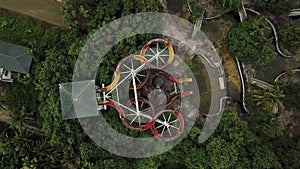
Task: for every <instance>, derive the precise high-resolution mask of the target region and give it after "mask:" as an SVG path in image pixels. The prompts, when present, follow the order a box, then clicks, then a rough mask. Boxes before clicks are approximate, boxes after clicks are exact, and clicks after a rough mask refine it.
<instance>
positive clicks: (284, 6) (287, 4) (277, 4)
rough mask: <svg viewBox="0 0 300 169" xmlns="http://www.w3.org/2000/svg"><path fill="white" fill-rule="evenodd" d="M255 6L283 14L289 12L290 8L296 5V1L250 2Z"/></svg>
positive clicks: (270, 0)
mask: <svg viewBox="0 0 300 169" xmlns="http://www.w3.org/2000/svg"><path fill="white" fill-rule="evenodd" d="M251 1H253V2H254V3H255V4H256V5H258V6H260V7H263V8H268V9H270V10H272V11H274V12H278V13H283V12H286V13H287V12H289V10H290V9H291V7H293V6H295V5H296V0H251Z"/></svg>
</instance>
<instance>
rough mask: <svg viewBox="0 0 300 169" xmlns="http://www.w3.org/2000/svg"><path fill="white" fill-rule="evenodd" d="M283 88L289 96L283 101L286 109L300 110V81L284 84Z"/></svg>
mask: <svg viewBox="0 0 300 169" xmlns="http://www.w3.org/2000/svg"><path fill="white" fill-rule="evenodd" d="M281 88H282V90H283V92H284V94H285V95H286V96H288V97H284V99H283V103H284V106H285V107H286V109H288V110H293V109H297V110H300V102H299V100H300V83H292V84H285V85H282V87H281Z"/></svg>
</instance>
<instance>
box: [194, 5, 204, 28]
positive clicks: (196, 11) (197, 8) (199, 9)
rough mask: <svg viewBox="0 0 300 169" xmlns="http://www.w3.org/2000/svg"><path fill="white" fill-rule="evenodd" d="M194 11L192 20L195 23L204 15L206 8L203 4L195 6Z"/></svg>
mask: <svg viewBox="0 0 300 169" xmlns="http://www.w3.org/2000/svg"><path fill="white" fill-rule="evenodd" d="M192 11H193V13H192V15H191V22H192V23H193V24H195V23H196V22H197V20H198V19H199V18H200V17H202V15H203V12H204V9H203V7H201V6H193V8H192Z"/></svg>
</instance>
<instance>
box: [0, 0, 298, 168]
mask: <svg viewBox="0 0 300 169" xmlns="http://www.w3.org/2000/svg"><path fill="white" fill-rule="evenodd" d="M235 5H236V3H234V5H233V6H234V7H235ZM219 6H220V5H219ZM221 6H222V4H221ZM222 7H224V8H226V7H227V6H226V5H225V6H222ZM230 8H232V7H231V6H230ZM145 11H159V12H163V7H162V6H161V4H160V3H159V2H157V1H154V0H145V1H139V0H133V1H130V2H127V1H118V0H113V1H101V2H100V1H97V0H70V1H69V2H68V3H66V4H65V5H64V8H63V12H64V17H65V22H66V24H68V25H69V26H70V27H71V29H70V30H65V29H61V28H57V27H53V26H52V25H48V24H46V23H44V22H40V21H36V20H33V19H31V18H28V17H24V16H19V15H15V14H11V13H9V12H8V11H5V10H1V11H0V39H1V40H3V41H7V42H11V43H15V44H19V45H23V46H26V47H29V48H30V49H31V51H30V52H31V54H32V56H33V60H34V62H33V64H32V68H31V74H30V75H15V76H14V77H15V81H14V83H13V84H4V83H1V87H3V88H4V89H5V93H6V95H5V97H4V98H1V100H0V101H1V102H0V103H1V105H5V106H3V107H2V109H6V108H7V110H6V111H9V112H10V116H11V123H4V122H0V126H1V131H0V132H1V133H0V158H1V159H0V168H11V169H15V168H23V169H27V168H70V169H71V168H95V169H96V168H97V169H98V168H141V169H142V168H205V169H207V168H212V169H215V168H240V169H247V168H276V169H279V168H284V169H288V168H291V169H292V168H293V169H296V168H300V161H299V159H300V140H299V139H291V138H288V137H286V136H284V135H283V132H282V128H281V122H280V119H279V118H278V117H277V116H276V115H275V114H273V113H272V112H271V111H268V110H267V109H265V108H264V107H263V106H257V102H256V100H255V96H254V95H251V96H249V97H247V103H248V108H249V111H250V112H252V113H251V114H250V120H248V121H242V120H241V119H240V118H239V117H238V114H237V113H236V112H235V111H234V109H233V108H231V107H229V108H227V110H226V111H225V112H224V115H223V116H222V119H221V122H220V124H219V126H218V128H217V130H216V131H215V132H214V134H213V136H212V137H210V139H209V140H208V141H206V142H205V143H204V144H199V143H198V136H199V135H200V133H201V127H200V126H201V125H200V124H196V125H195V126H194V127H193V128H192V130H191V131H190V133H189V134H188V136H187V137H186V138H185V139H184V140H183V141H182V142H181V143H179V144H178V145H177V146H175V147H174V148H173V149H171V150H170V151H168V152H165V153H163V154H161V155H157V156H154V157H150V158H143V159H130V158H124V157H119V156H116V155H114V154H111V153H109V152H107V151H105V150H103V149H101V148H100V147H98V146H97V145H96V144H95V143H94V142H93V141H92V140H91V139H90V138H89V137H88V136H87V135H86V134H85V133H84V131H83V130H82V128H81V126H80V124H79V122H78V120H67V121H65V120H63V119H62V117H61V110H60V98H59V92H58V84H60V83H65V82H70V81H71V79H72V73H73V67H74V64H75V62H76V58H77V56H78V54H79V52H80V49H81V47H82V46H83V45H84V43H85V42H86V40H87V39H88V38H89V36H91V35H92V34H93V33H94V32H95V31H96V30H97V29H98V28H100V27H102V26H104V25H105V24H107V23H108V22H110V21H112V20H114V19H117V18H119V17H122V16H125V15H128V14H131V13H137V12H145ZM150 37H151V35H149V36H148V35H147V36H137V37H131V38H128V39H125V40H124V41H122V42H120V43H119V44H118V45H117V46H115V47H114V49H115V50H113V51H112V52H111V53H109V54H108V55H107V59H106V60H105V61H104V62H103V63H102V65H101V66H102V67H103V68H104V69H102V70H101V71H100V72H99V73H100V74H102V75H103V76H101V81H109V80H110V77H111V72H112V70H113V67H114V65H115V64H116V63H117V61H118V60H119V59H120V58H118V57H115V56H122V55H123V53H129V51H130V50H132V47H133V46H135V47H136V48H137V49H139V48H140V45H141V44H143V43H144V42H146V41H147V40H148V39H149V38H150ZM107 114H109V115H108V116H110V115H111V118H114V117H113V116H115V113H114V112H111V113H110V112H108V113H107ZM108 118H109V117H108ZM26 126H31V127H34V128H37V129H38V130H39V133H37V132H35V131H31V130H28V129H27V128H26ZM115 127H119V128H124V126H122V123H116V124H115ZM40 133H42V134H40Z"/></svg>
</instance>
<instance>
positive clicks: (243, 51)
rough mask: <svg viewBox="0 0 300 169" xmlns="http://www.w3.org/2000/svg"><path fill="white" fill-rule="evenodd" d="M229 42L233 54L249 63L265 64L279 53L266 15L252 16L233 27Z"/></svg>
mask: <svg viewBox="0 0 300 169" xmlns="http://www.w3.org/2000/svg"><path fill="white" fill-rule="evenodd" d="M227 43H228V48H229V51H230V52H231V53H232V54H233V56H235V57H237V58H238V59H240V60H241V61H242V62H244V63H248V64H249V63H251V64H255V65H258V66H264V65H266V64H267V63H269V62H271V61H272V60H274V58H275V57H276V55H277V54H276V49H275V46H274V38H273V35H272V31H271V27H270V26H269V25H268V23H267V22H266V21H265V18H264V17H257V18H250V19H248V20H245V21H244V22H242V23H240V24H238V25H237V26H235V27H233V28H231V30H230V31H229V34H228V40H227Z"/></svg>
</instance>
